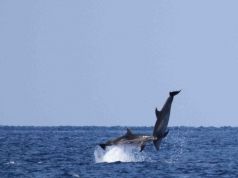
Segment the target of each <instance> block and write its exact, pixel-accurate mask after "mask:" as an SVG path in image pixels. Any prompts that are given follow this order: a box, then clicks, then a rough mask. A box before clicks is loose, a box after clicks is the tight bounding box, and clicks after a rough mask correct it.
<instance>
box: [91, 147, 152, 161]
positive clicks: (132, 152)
mask: <svg viewBox="0 0 238 178" xmlns="http://www.w3.org/2000/svg"><path fill="white" fill-rule="evenodd" d="M94 157H95V162H96V163H101V162H107V163H112V162H117V161H120V162H142V161H145V159H146V158H147V156H146V153H145V152H140V151H139V148H138V147H136V146H134V145H114V146H108V147H107V148H106V150H103V149H102V148H101V147H99V146H97V147H96V148H95V151H94Z"/></svg>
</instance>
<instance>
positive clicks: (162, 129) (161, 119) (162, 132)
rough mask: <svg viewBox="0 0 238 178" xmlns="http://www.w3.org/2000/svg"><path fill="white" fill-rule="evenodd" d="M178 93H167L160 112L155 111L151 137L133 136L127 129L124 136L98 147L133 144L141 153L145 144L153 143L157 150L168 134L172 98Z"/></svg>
mask: <svg viewBox="0 0 238 178" xmlns="http://www.w3.org/2000/svg"><path fill="white" fill-rule="evenodd" d="M180 91H181V90H180ZM180 91H173V92H170V93H169V97H168V99H167V100H166V102H165V104H164V106H163V107H162V109H161V111H159V110H158V109H157V108H156V109H155V115H156V118H157V120H156V123H155V125H154V130H153V135H152V136H150V135H142V134H134V133H132V131H131V130H130V129H129V128H127V132H126V134H125V135H123V136H120V137H117V138H114V139H111V140H108V141H107V142H105V143H101V144H99V146H100V147H101V148H102V149H104V150H105V149H106V147H108V146H112V145H125V144H133V145H136V146H139V147H140V151H143V150H144V148H145V145H146V143H147V142H150V141H153V143H154V146H155V148H156V150H159V148H160V144H161V141H162V139H163V138H165V137H166V136H167V135H168V133H169V130H168V129H167V127H168V123H169V116H170V110H171V105H172V102H173V98H174V96H175V95H177V94H178V93H179V92H180Z"/></svg>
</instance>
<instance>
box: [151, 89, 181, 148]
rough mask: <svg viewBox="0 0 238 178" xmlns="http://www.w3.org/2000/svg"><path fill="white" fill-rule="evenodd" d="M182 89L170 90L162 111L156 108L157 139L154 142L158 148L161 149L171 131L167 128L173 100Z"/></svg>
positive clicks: (154, 132)
mask: <svg viewBox="0 0 238 178" xmlns="http://www.w3.org/2000/svg"><path fill="white" fill-rule="evenodd" d="M180 91H181V90H180ZM180 91H173V92H170V93H169V97H168V99H167V100H166V102H165V104H164V106H163V107H162V109H161V110H160V111H159V110H158V109H157V108H156V109H155V115H156V118H157V120H156V123H155V126H154V131H153V136H154V137H156V138H157V139H155V140H153V142H154V145H155V148H156V150H159V148H160V144H161V141H162V139H163V138H165V137H166V136H167V135H168V133H169V130H167V127H168V123H169V116H170V110H171V106H172V102H173V99H174V96H175V95H177V94H179V92H180Z"/></svg>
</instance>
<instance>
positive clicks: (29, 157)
mask: <svg viewBox="0 0 238 178" xmlns="http://www.w3.org/2000/svg"><path fill="white" fill-rule="evenodd" d="M131 129H132V131H133V132H135V133H141V134H145V135H151V134H152V130H153V128H152V127H132V128H131ZM125 132H126V127H7V126H2V127H0V177H1V178H4V177H10V178H11V177H24V178H25V177H26V178H28V177H29V178H30V177H34V178H35V177H36V178H38V177H39V178H44V177H47V178H48V177H53V178H54V177H55V178H58V177H59V178H61V177H63V178H64V177H82V178H83V177H96V178H98V177H99V178H100V177H238V128H232V127H220V128H215V127H198V128H193V127H170V128H169V134H168V135H167V137H166V138H165V139H164V140H163V141H162V144H161V148H160V150H159V151H156V150H155V148H154V146H153V144H152V143H148V144H147V145H146V147H145V149H144V151H143V152H140V149H139V148H137V147H136V146H133V145H121V146H110V147H108V148H107V149H106V150H102V149H101V148H100V147H99V146H98V143H102V142H105V141H107V140H108V139H111V138H113V137H117V136H121V135H123V134H125Z"/></svg>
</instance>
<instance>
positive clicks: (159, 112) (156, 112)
mask: <svg viewBox="0 0 238 178" xmlns="http://www.w3.org/2000/svg"><path fill="white" fill-rule="evenodd" d="M160 114H161V111H159V110H158V109H157V108H155V115H156V118H157V119H158V118H159V116H160Z"/></svg>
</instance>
